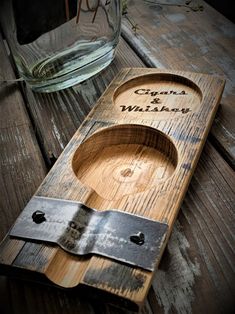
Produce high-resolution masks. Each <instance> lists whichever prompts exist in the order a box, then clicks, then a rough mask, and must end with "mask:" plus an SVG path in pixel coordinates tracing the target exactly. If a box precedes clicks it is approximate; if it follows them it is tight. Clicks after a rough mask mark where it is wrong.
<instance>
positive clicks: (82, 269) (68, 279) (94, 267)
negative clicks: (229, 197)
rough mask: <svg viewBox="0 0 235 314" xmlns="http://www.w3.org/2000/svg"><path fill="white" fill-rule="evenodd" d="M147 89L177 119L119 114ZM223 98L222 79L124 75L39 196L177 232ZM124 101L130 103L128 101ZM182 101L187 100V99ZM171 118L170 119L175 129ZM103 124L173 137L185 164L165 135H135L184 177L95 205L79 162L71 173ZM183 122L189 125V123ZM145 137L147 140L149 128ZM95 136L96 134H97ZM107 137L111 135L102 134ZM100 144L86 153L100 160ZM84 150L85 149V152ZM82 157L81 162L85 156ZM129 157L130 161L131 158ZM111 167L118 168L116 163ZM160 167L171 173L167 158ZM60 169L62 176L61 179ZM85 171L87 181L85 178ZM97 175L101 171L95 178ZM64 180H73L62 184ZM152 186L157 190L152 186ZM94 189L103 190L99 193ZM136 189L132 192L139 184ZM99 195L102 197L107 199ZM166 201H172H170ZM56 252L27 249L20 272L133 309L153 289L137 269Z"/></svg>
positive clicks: (36, 247)
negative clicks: (123, 213) (111, 297)
mask: <svg viewBox="0 0 235 314" xmlns="http://www.w3.org/2000/svg"><path fill="white" fill-rule="evenodd" d="M143 74H147V75H146V76H144V77H142V78H141V79H140V80H136V81H135V80H134V83H133V84H134V85H133V86H132V85H131V84H129V82H133V80H131V79H132V78H133V77H135V76H136V75H140V76H141V75H143ZM155 79H156V81H155ZM125 80H127V81H128V80H129V81H128V83H127V84H125V85H123V86H125V87H122V88H121V89H120V90H119V91H118V92H116V94H115V95H116V96H115V98H114V104H113V105H112V104H111V102H112V95H113V92H114V90H115V89H116V87H117V86H119V85H120V84H121V83H122V82H123V81H125ZM152 80H153V82H152ZM141 84H143V86H145V87H146V88H147V87H148V86H150V87H151V89H152V90H153V91H154V90H158V89H159V91H161V90H163V91H164V92H162V93H163V95H159V97H161V98H158V99H160V100H161V101H162V105H165V106H170V107H169V108H171V109H172V111H171V109H169V108H168V109H167V110H165V111H166V112H165V111H163V112H159V110H156V111H157V112H158V114H157V113H156V115H154V116H153V114H152V113H151V112H148V110H147V111H146V112H145V113H144V116H143V113H142V114H141V115H140V114H139V112H135V111H133V112H130V113H129V114H127V113H126V112H124V110H121V111H120V108H119V107H120V106H119V105H120V104H122V103H123V104H124V103H125V104H126V105H131V104H132V101H134V103H136V102H137V100H138V99H136V97H139V98H141V97H143V95H142V94H140V95H139V94H138V95H137V93H136V91H135V88H137V87H138V88H140V91H143V89H141V86H142V85H141ZM151 84H152V85H151ZM155 84H156V86H155ZM133 88H134V89H133ZM168 89H169V92H167V95H165V94H166V92H165V91H166V90H168ZM146 90H148V89H146ZM222 90H223V81H222V80H221V79H219V78H212V77H209V76H203V75H198V74H193V73H184V72H176V73H174V72H173V73H172V74H168V72H166V73H160V74H159V73H158V72H156V70H155V71H151V70H147V69H145V70H141V69H133V70H125V71H123V72H121V73H120V74H119V76H118V78H117V79H116V82H115V83H113V84H112V85H111V87H110V89H109V90H107V91H106V93H105V95H104V96H103V97H102V98H101V99H100V101H99V102H98V105H97V107H96V108H95V109H94V110H93V111H92V113H91V114H90V115H89V116H88V118H87V120H86V122H84V124H83V128H81V129H80V130H79V131H78V132H77V133H76V134H75V136H74V137H73V139H72V140H71V142H70V145H69V146H67V148H66V149H65V151H64V152H63V154H62V156H61V158H60V159H59V160H58V162H57V164H56V166H55V167H54V168H53V169H52V170H51V172H50V174H49V175H48V176H47V178H46V179H45V180H44V182H43V183H42V185H41V187H40V189H39V190H38V192H37V195H41V196H49V197H56V198H65V199H75V200H79V201H82V202H85V203H86V204H87V205H88V206H92V207H95V208H99V209H101V210H102V209H105V208H118V209H125V210H127V211H130V212H132V213H137V214H139V215H145V216H146V217H149V218H152V219H157V220H160V221H164V222H167V223H168V224H169V226H170V230H171V228H172V225H173V222H174V220H175V218H176V214H177V212H178V209H179V208H178V207H179V204H180V202H181V200H182V197H183V195H184V194H185V192H186V188H187V184H188V180H189V178H190V177H191V175H192V170H193V169H194V168H195V165H196V161H197V158H198V153H199V152H200V151H201V149H202V145H203V143H204V141H205V136H206V135H207V134H208V131H209V127H210V125H211V123H212V120H213V116H214V114H215V110H216V107H217V105H218V102H219V100H220V96H221V92H222ZM215 91H216V92H217V95H216V96H215V94H213V92H215ZM157 93H160V92H157ZM136 95H137V96H136ZM146 95H147V96H146ZM146 95H145V98H146V97H147V98H148V99H145V103H146V102H147V104H148V101H151V100H152V98H151V97H152V96H153V95H150V94H149V93H147V94H146ZM179 95H181V96H179ZM155 96H156V95H155ZM123 97H124V98H125V99H122V98H123ZM178 97H180V99H178ZM182 97H185V98H184V99H182ZM154 99H155V98H154ZM179 101H180V102H179ZM140 103H141V102H140ZM140 103H139V104H140ZM170 103H171V104H170ZM99 104H100V106H102V110H100V108H99ZM186 104H187V106H188V107H189V108H188V110H187V112H186V109H185V108H184V107H185V105H186ZM179 106H181V107H182V106H183V107H182V110H179V109H177V108H178V107H179ZM121 107H122V106H121ZM149 107H150V106H149ZM153 107H154V106H153ZM112 108H113V111H112ZM155 109H156V108H155ZM142 110H143V109H142ZM183 110H184V111H183ZM137 111H138V110H137ZM156 111H155V112H156ZM184 113H185V114H186V113H188V115H185V116H184ZM162 115H163V116H162ZM179 115H180V116H179ZM167 117H168V118H169V121H168V119H167ZM100 121H103V123H107V122H110V123H115V121H118V123H121V122H122V123H133V122H135V123H137V124H138V123H141V124H143V125H146V126H152V127H154V128H157V129H158V130H161V131H162V132H163V133H165V134H167V136H170V137H171V138H172V139H173V140H174V143H175V145H176V147H177V154H178V158H176V157H175V156H176V155H175V154H176V153H174V149H173V147H169V149H168V148H167V147H168V145H170V141H169V140H168V139H167V138H164V139H163V138H162V137H160V134H159V135H158V138H157V139H155V137H154V134H152V135H151V136H150V135H146V134H145V133H143V134H144V137H143V139H142V136H141V134H142V133H140V131H139V132H137V133H136V134H138V135H139V136H138V138H137V139H138V142H136V143H138V144H139V145H140V144H141V143H142V142H141V141H143V140H144V139H145V138H146V136H147V138H148V139H149V142H148V145H150V146H151V145H153V144H151V143H158V145H160V146H159V147H158V149H159V150H161V153H162V156H163V154H166V152H168V154H169V156H168V155H167V156H168V157H169V160H170V159H172V162H174V161H176V160H177V159H178V162H179V165H178V166H177V168H175V169H178V170H175V173H174V175H172V179H171V180H170V181H168V180H163V182H162V184H160V185H159V186H158V185H156V186H155V184H154V185H153V186H148V189H147V190H146V193H145V191H142V190H140V191H139V190H138V191H137V192H138V193H137V194H136V195H135V193H134V194H133V195H130V196H129V195H125V194H124V195H123V196H122V197H121V198H120V197H118V198H117V199H116V198H115V197H116V195H115V197H113V196H112V197H111V196H110V197H111V198H109V197H106V196H104V197H98V196H97V197H96V196H95V197H90V194H89V190H88V191H87V187H86V185H87V183H84V182H83V179H81V178H80V181H78V180H77V179H76V177H75V176H74V174H73V171H75V173H77V170H76V169H77V167H79V166H78V165H77V159H76V155H74V159H73V163H72V166H73V167H72V168H71V166H70V165H71V158H72V155H73V154H74V151H75V149H76V148H77V147H78V145H79V143H80V141H81V140H82V139H84V137H85V136H87V133H88V132H90V129H91V128H92V127H93V124H94V123H96V122H98V124H99V123H100ZM182 121H184V123H182ZM186 126H187V127H186ZM135 128H136V127H133V130H135ZM185 128H186V129H185ZM116 129H117V128H116ZM113 130H114V129H110V132H112V131H113ZM145 131H146V132H147V129H146V128H145ZM92 132H94V129H93V130H92ZM90 133H91V132H90ZM100 134H106V133H104V132H103V133H100ZM118 134H119V133H118ZM121 134H123V135H122V137H121V139H122V140H123V139H125V141H127V143H128V139H129V137H128V136H124V135H125V134H126V133H121ZM130 134H132V133H130ZM147 134H148V133H147ZM97 136H99V135H95V143H96V144H95V145H94V143H93V144H92V145H91V146H89V147H88V146H87V148H86V149H88V148H89V149H90V148H91V149H92V152H93V150H94V149H96V148H97V147H99V145H102V142H101V144H100V140H99V137H97ZM105 138H106V137H105ZM131 138H133V139H135V137H134V134H132V137H131ZM101 139H102V137H101ZM116 139H117V140H118V139H119V137H118V136H117V137H116ZM113 140H114V141H115V136H112V137H111V141H113ZM107 141H110V140H109V138H107ZM134 141H135V140H134ZM85 143H86V142H85ZM85 143H84V145H85ZM87 143H88V141H87ZM105 143H106V141H105ZM115 143H116V142H115ZM124 143H126V142H124ZM134 143H135V142H134ZM111 144H112V143H111ZM117 144H118V142H117ZM82 145H83V144H82ZM82 145H81V146H80V147H83V146H84V145H83V146H82ZM102 148H103V146H102ZM86 149H84V151H86ZM89 149H88V154H89V155H91V153H92V152H90V151H89ZM145 151H146V150H145ZM103 152H104V150H103ZM94 153H95V156H97V155H98V156H99V154H97V152H96V151H95V152H94ZM79 155H80V156H81V153H80V154H79ZM102 155H103V154H102ZM122 156H124V153H123V154H122ZM138 158H139V157H138ZM146 158H147V157H146ZM82 160H83V159H82ZM84 160H87V157H86V155H85V156H84ZM89 160H92V159H89ZM111 160H113V158H112V159H111ZM156 160H157V158H156ZM74 163H75V164H74ZM168 163H169V162H167V164H166V166H167V167H168ZM161 165H162V166H161V167H164V164H163V160H162V157H161ZM175 167H176V165H175ZM148 168H151V167H148ZM58 169H59V172H58V171H57V170H58ZM105 169H106V168H105ZM143 169H145V168H143ZM81 171H82V173H83V174H84V171H83V170H81ZM92 172H94V171H93V170H92ZM58 173H59V176H58ZM177 173H178V175H177ZM94 175H95V178H96V177H97V178H99V175H96V174H94ZM63 178H69V179H68V180H63ZM91 178H92V176H91V175H89V179H91ZM172 180H174V182H171V181H172ZM147 181H148V182H151V180H147ZM138 182H139V181H138ZM100 184H101V182H100ZM182 184H183V185H182ZM142 185H143V184H142ZM68 186H69V189H68ZM88 186H90V184H88ZM175 186H176V187H177V188H176V189H175V188H174V187H175ZM91 187H92V188H93V189H95V190H96V188H95V187H93V186H91ZM130 187H131V188H132V184H131V185H130ZM106 190H107V188H106ZM107 192H108V191H107ZM130 192H131V191H130ZM153 192H154V193H153ZM97 193H98V194H99V195H101V196H102V193H101V192H97ZM167 193H168V194H169V196H170V197H166V194H167ZM98 194H97V195H98ZM143 199H145V202H146V203H148V211H146V204H145V202H143V201H142V200H143ZM97 200H98V202H97ZM133 204H134V205H133ZM137 204H138V205H137ZM150 204H151V206H150ZM151 209H152V210H151ZM168 235H169V234H168ZM49 251H50V252H48V253H45V250H44V247H43V246H42V247H41V246H40V245H36V244H34V245H31V244H29V243H26V244H25V246H24V249H23V250H21V252H20V254H19V255H18V256H17V258H16V259H15V261H14V263H13V265H14V266H17V267H24V268H27V269H31V270H36V271H39V272H43V273H45V274H46V276H47V277H48V278H49V279H50V280H51V281H53V282H55V283H56V284H58V285H61V286H64V287H74V286H76V285H78V284H79V283H82V284H85V285H88V286H93V287H96V288H99V289H102V290H105V291H108V292H111V293H113V294H115V295H118V296H119V297H120V298H121V299H123V298H124V299H127V300H128V302H129V300H130V301H131V302H133V303H135V304H137V305H138V306H139V305H142V304H143V300H144V298H145V295H146V293H147V291H148V288H149V285H150V283H151V279H152V278H151V277H152V274H150V273H147V272H145V271H140V270H137V269H132V268H130V267H127V266H125V265H120V264H117V263H114V262H109V261H107V260H105V259H104V258H97V257H92V258H91V260H89V259H85V258H82V259H81V258H76V257H71V256H69V255H68V254H67V253H65V252H63V251H60V250H59V249H56V248H54V249H52V252H51V250H49ZM53 251H57V252H58V253H54V252H53ZM42 252H44V253H42ZM55 254H56V255H58V254H59V255H60V256H59V258H55ZM31 256H33V258H31ZM62 260H63V261H64V262H63V271H62V272H61V271H60V270H61V261H62ZM114 274H115V275H114ZM117 274H118V276H117ZM127 304H128V303H127Z"/></svg>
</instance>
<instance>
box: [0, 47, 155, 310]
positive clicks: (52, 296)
mask: <svg viewBox="0 0 235 314" xmlns="http://www.w3.org/2000/svg"><path fill="white" fill-rule="evenodd" d="M124 45H125V43H124ZM4 53H5V52H4ZM1 56H3V55H1ZM4 58H5V59H6V56H5V55H4ZM4 58H1V60H5V59H4ZM125 58H126V56H125V53H124V54H123V57H121V60H122V59H124V60H125ZM133 59H134V58H133ZM121 62H122V61H121ZM123 62H124V63H125V61H123ZM6 63H7V71H6V72H5V73H6V76H4V77H2V78H3V79H5V78H6V79H9V78H12V77H13V73H12V70H11V67H10V64H9V61H8V60H6ZM116 67H117V65H114V66H113V73H110V72H108V71H107V74H106V81H105V78H104V81H105V82H104V83H103V84H102V83H101V87H100V88H101V91H100V93H101V92H102V91H103V90H104V89H105V86H106V85H107V84H108V83H109V80H110V79H108V77H109V75H111V77H113V76H114V75H115V74H116V73H117V71H118V68H116ZM9 69H10V74H11V75H9ZM3 72H4V71H3ZM86 84H89V82H86ZM90 84H91V83H90ZM93 91H94V93H95V90H93ZM1 92H2V94H1V95H2V99H1V106H2V107H1V109H2V108H3V106H4V110H5V111H2V110H1V115H0V116H1V118H2V120H1V126H2V125H3V124H4V125H3V126H4V130H5V128H6V129H7V125H12V126H13V127H15V130H17V133H16V135H17V134H18V133H19V131H18V129H19V126H20V127H21V128H22V126H23V127H24V128H23V131H24V132H23V133H24V134H23V135H22V134H21V137H20V139H21V142H23V144H24V145H26V148H25V147H23V152H25V151H27V149H28V146H30V144H32V143H30V140H29V136H28V137H27V136H26V135H27V134H26V135H25V132H26V131H25V129H27V127H30V128H32V127H31V125H30V121H29V120H28V117H27V113H26V110H25V107H24V104H23V101H22V98H21V96H20V92H19V89H18V88H17V86H16V85H9V86H7V87H4V92H3V89H2V90H1ZM14 92H15V93H16V94H17V95H18V96H17V97H18V98H19V99H18V98H17V97H15V99H14V97H13V96H12V95H13V93H14ZM66 92H67V91H66ZM66 92H65V93H64V91H63V92H60V93H58V94H57V93H55V94H57V95H58V99H59V100H60V101H61V103H60V106H61V107H62V109H64V111H66V110H67V109H68V112H67V114H66V115H65V117H63V116H61V112H59V111H58V112H57V114H58V118H59V122H61V124H60V127H59V131H58V132H57V130H56V128H55V126H54V124H53V123H50V119H49V120H47V119H46V118H47V117H48V116H47V114H48V111H50V110H51V109H52V113H51V115H49V117H50V116H52V117H54V116H56V114H55V112H54V111H56V110H58V107H57V103H56V102H54V100H53V97H50V96H49V95H42V94H41V95H40V94H37V95H36V96H39V99H40V96H41V98H44V96H45V98H46V100H47V102H45V100H44V99H43V100H42V103H41V104H40V103H36V105H39V109H41V110H42V111H43V117H42V120H41V121H40V120H39V122H41V125H40V131H42V133H40V132H39V133H38V134H39V135H40V134H41V135H42V137H43V138H44V139H46V143H47V144H52V145H54V146H51V147H52V148H51V151H53V153H54V155H56V153H55V151H56V149H57V152H58V154H60V152H61V150H62V148H63V146H62V145H61V142H60V137H59V135H60V133H61V131H62V130H64V132H65V136H64V138H63V140H64V141H65V144H66V143H67V142H68V140H69V139H70V137H71V136H72V134H73V132H74V130H75V128H76V126H75V127H74V125H73V122H75V123H76V124H78V125H79V124H80V123H81V121H82V118H83V117H84V116H85V114H86V113H88V111H89V109H90V107H88V106H87V108H88V109H86V108H85V107H84V106H83V104H82V107H81V111H79V114H78V111H76V110H74V108H73V105H74V107H75V108H76V106H77V105H78V104H77V102H76V101H75V100H76V97H77V96H76V93H75V92H74V91H73V90H72V89H71V90H70V91H68V92H67V93H66ZM29 93H30V92H29ZM6 96H7V97H6ZM47 96H48V97H47ZM54 96H55V95H54ZM67 97H68V98H69V99H68V98H67ZM94 97H95V98H97V97H98V94H97V95H94ZM78 98H79V97H78ZM55 99H57V97H56V96H55ZM79 99H81V98H79ZM66 100H67V102H66ZM51 102H52V103H53V104H54V106H55V108H53V105H52V106H50V105H51ZM69 102H70V104H68V103H69ZM32 103H33V101H32V102H31V104H32ZM34 104H35V103H34ZM44 104H46V105H47V106H48V107H46V108H45V107H43V105H44ZM65 104H67V105H68V106H67V107H65V106H66V105H65ZM70 106H71V107H72V109H71V107H70ZM89 106H90V104H89ZM48 108H49V109H48ZM65 108H66V109H65ZM59 109H60V108H59ZM82 110H84V111H85V112H83V111H82ZM62 111H63V110H62ZM2 112H6V114H5V116H3V115H2ZM31 113H32V111H31ZM6 117H7V119H8V121H9V122H8V124H6V120H7V119H6ZM25 117H27V119H26V118H25ZM70 117H71V118H70ZM34 118H35V121H36V122H38V119H37V116H34ZM26 120H27V123H28V125H29V126H27V125H24V124H26ZM46 121H49V122H48V125H49V126H48V125H47V124H46V123H45V122H46ZM71 121H72V122H71ZM52 122H53V121H52ZM17 124H19V126H17ZM15 125H16V126H15ZM63 125H64V126H63ZM51 126H52V129H50V127H51ZM61 126H63V127H62V130H61ZM35 127H36V128H38V127H39V126H38V125H37V123H35ZM7 130H8V129H7ZM50 131H52V132H51V134H52V137H50V136H49V135H48V134H49V132H50ZM43 132H44V133H43ZM47 132H48V133H47ZM9 133H10V134H11V135H10V136H8V137H9V143H10V144H9V145H10V146H9V145H8V146H9V147H7V145H6V141H4V143H3V145H2V146H1V147H3V150H2V152H4V156H3V155H1V156H3V157H6V156H7V155H10V156H11V155H12V154H14V155H12V158H13V159H17V155H16V154H15V153H14V152H15V149H14V148H15V147H16V146H17V145H15V144H16V143H17V139H19V138H18V137H17V136H16V135H14V134H15V133H14V130H12V131H11V132H9ZM21 133H22V132H21ZM31 133H32V134H31ZM1 135H2V137H3V135H4V134H3V133H2V131H1ZM30 135H31V136H32V137H34V135H33V132H32V131H31V132H30ZM26 137H27V138H26ZM53 137H54V138H53ZM4 138H6V136H4ZM55 138H56V139H57V140H58V146H56V141H55ZM24 141H25V142H24ZM35 142H36V140H35ZM44 144H45V142H44V140H42V146H43V145H44ZM65 144H64V145H65ZM18 146H19V145H18ZM54 147H56V149H54ZM19 149H20V151H21V147H19ZM34 153H35V155H36V151H34ZM47 157H48V159H49V158H50V157H51V153H50V151H49V154H48V155H47ZM35 159H37V156H35V157H34V159H33V158H32V160H31V159H30V167H29V168H31V167H33V170H34V175H35V165H36V164H37V163H36V162H35ZM5 163H6V162H5V160H3V164H4V165H5ZM15 163H16V166H17V167H20V164H19V160H16V162H15ZM28 166H29V165H28ZM11 168H12V167H11ZM15 169H16V170H17V168H15ZM36 169H37V168H36ZM10 170H11V172H10V171H9V167H8V168H7V169H6V176H9V177H10V178H13V179H11V183H14V178H16V175H15V172H14V169H13V168H12V169H10ZM17 173H18V175H19V178H17V181H18V182H19V183H21V188H23V189H25V190H26V191H25V192H24V191H23V192H24V193H22V196H24V195H25V194H26V192H27V193H28V198H27V199H24V200H23V201H21V200H19V199H17V200H15V203H14V204H12V202H13V200H14V199H12V195H14V194H17V193H18V194H19V192H20V191H21V192H22V190H19V191H18V190H17V187H16V186H15V184H14V186H13V187H11V186H9V184H8V185H7V186H5V185H6V180H5V178H4V177H1V179H2V180H1V182H2V184H3V185H4V186H5V190H6V193H7V196H4V197H3V198H1V199H2V200H3V202H5V201H7V202H10V204H9V206H10V208H7V211H6V215H5V216H6V217H4V223H5V222H7V223H6V225H5V227H4V229H1V232H2V235H4V234H5V233H6V231H7V230H8V229H9V227H10V226H11V225H12V223H13V222H14V220H15V218H16V216H18V214H19V212H20V211H21V210H22V209H23V207H24V206H25V204H26V202H27V201H28V199H29V198H30V197H31V196H32V194H33V192H34V191H35V190H36V188H37V186H35V185H33V184H31V183H30V182H29V180H28V181H27V182H21V181H23V179H24V178H28V176H29V174H28V172H27V169H21V168H19V170H18V171H17ZM45 174H46V169H45V167H44V171H43V175H42V177H41V178H40V179H39V182H38V184H39V183H40V182H41V180H42V179H43V177H44V176H45ZM22 178H23V179H22ZM34 180H35V181H36V178H34ZM11 191H12V192H11ZM10 192H11V193H10ZM19 195H20V196H21V194H19ZM19 195H18V196H19ZM1 196H3V195H1ZM22 196H21V197H22ZM20 201H21V202H20ZM7 204H8V203H7ZM17 208H18V210H17V212H14V209H17ZM13 214H14V215H13ZM22 244H23V243H22V242H21V241H14V243H13V242H12V241H11V242H10V243H9V242H8V241H7V239H6V241H5V242H4V243H3V244H2V247H3V246H6V247H5V249H4V250H5V251H6V252H7V254H6V256H5V258H6V260H5V261H7V262H8V263H9V262H10V261H12V262H13V261H14V260H15V258H16V255H15V253H16V251H18V252H19V251H20V250H21V249H22ZM12 246H13V247H12ZM38 249H39V248H38V246H36V245H35V247H34V246H33V245H32V246H31V250H29V247H28V246H25V248H24V250H23V252H25V254H26V256H25V257H26V260H25V263H32V264H34V263H39V265H40V260H38V259H37V253H38V252H39V251H40V254H41V255H42V260H41V261H42V264H41V265H43V256H45V255H47V254H49V251H50V248H48V249H46V250H40V249H39V250H38ZM52 251H53V249H52ZM2 262H4V260H2ZM60 262H61V261H60ZM15 263H17V259H16V260H15ZM21 263H22V264H21V266H23V263H24V262H23V260H21ZM31 269H33V268H31ZM35 270H36V269H35ZM48 271H50V270H48ZM1 282H2V285H0V289H1V291H4V294H3V295H4V302H2V303H1V309H2V310H1V313H9V312H14V313H22V311H24V313H32V311H34V309H35V308H37V311H38V313H45V312H48V311H49V312H51V311H53V313H54V312H55V313H57V312H58V313H61V311H63V312H65V311H66V312H67V311H68V312H69V313H77V311H78V310H79V311H81V312H82V313H84V314H85V313H89V314H91V313H93V312H94V308H96V307H97V308H100V309H101V310H100V311H101V313H106V312H107V313H111V311H112V312H113V311H114V308H111V309H110V308H109V307H108V306H104V304H102V303H99V302H97V303H94V305H91V304H90V305H89V302H88V303H87V302H86V301H82V300H81V297H78V296H76V297H75V296H74V295H72V296H70V294H69V293H64V292H61V291H57V290H55V289H53V288H50V289H49V288H46V289H45V288H44V287H41V286H37V285H33V284H28V283H22V282H20V281H17V280H7V279H5V278H1ZM32 289H33V291H34V298H32V295H31V291H32ZM74 297H75V301H74V300H73V299H74ZM26 299H27V306H25V300H26ZM57 300H59V302H58V301H57ZM64 300H65V301H64ZM65 306H66V308H65ZM146 306H147V305H146ZM144 311H145V312H146V310H144ZM124 312H125V313H127V314H128V313H129V312H128V311H123V310H119V309H115V313H124ZM146 313H151V312H150V311H148V312H146Z"/></svg>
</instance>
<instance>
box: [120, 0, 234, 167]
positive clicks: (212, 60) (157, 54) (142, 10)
mask: <svg viewBox="0 0 235 314" xmlns="http://www.w3.org/2000/svg"><path fill="white" fill-rule="evenodd" d="M155 2H156V4H155ZM199 2H200V4H202V5H203V7H204V10H203V11H197V12H193V11H192V10H189V8H187V6H186V7H178V6H177V5H174V4H175V1H174V0H170V1H167V3H169V4H172V5H161V1H159V2H158V1H137V0H130V1H128V10H127V11H128V17H129V18H130V19H131V20H132V22H133V23H134V24H137V26H138V28H137V31H136V33H134V31H133V29H132V26H131V24H130V23H129V22H128V20H127V19H126V18H125V17H124V18H123V23H122V34H123V36H124V38H125V39H126V41H127V42H128V43H129V44H130V46H131V47H132V48H133V49H134V51H135V52H136V53H137V55H138V56H139V57H140V58H141V59H142V61H143V62H144V63H145V64H146V65H147V66H150V67H157V68H166V69H174V70H182V71H196V72H201V73H208V74H218V75H223V76H224V77H225V78H226V81H227V83H226V88H225V92H224V94H223V98H222V100H221V108H220V109H219V111H218V115H217V117H216V119H215V121H214V123H213V127H212V131H211V135H212V136H213V140H214V141H215V142H216V144H217V146H218V148H219V149H220V151H221V152H222V153H223V155H224V156H225V158H227V160H228V161H229V162H230V164H231V165H232V166H233V167H234V166H235V164H234V160H235V159H234V157H235V148H234V139H235V126H234V123H233V121H234V119H235V110H234V106H233V103H234V101H235V93H234V84H235V83H234V82H235V76H234V73H235V72H234V69H235V67H234V66H235V26H234V24H233V23H232V22H230V21H229V20H227V19H226V18H225V17H224V16H222V15H221V14H220V13H218V12H217V11H215V10H214V9H213V8H211V7H210V6H209V5H208V4H206V3H205V2H204V1H199ZM163 3H164V1H163ZM177 3H181V4H185V1H183V0H182V1H177ZM197 4H198V1H192V2H191V3H190V5H191V6H194V5H197Z"/></svg>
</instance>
